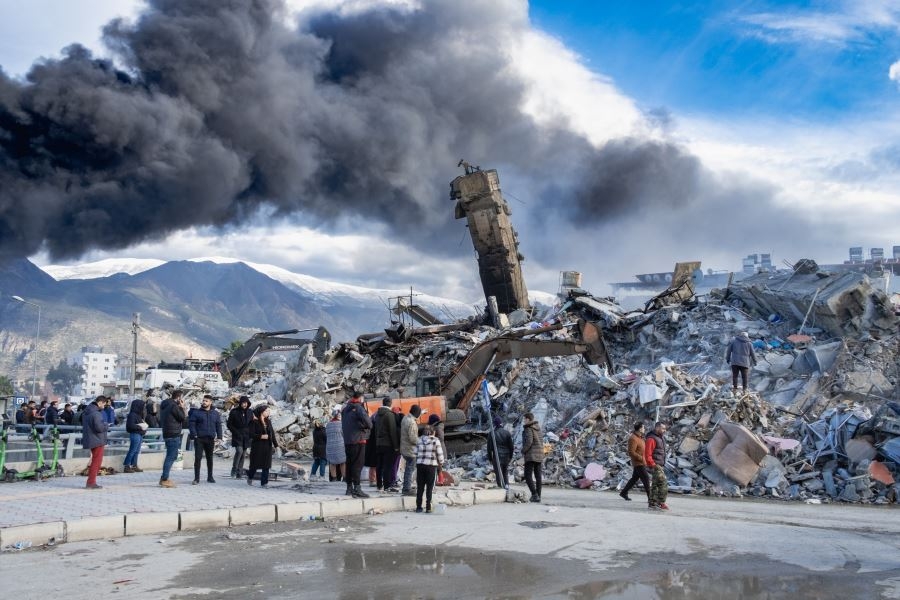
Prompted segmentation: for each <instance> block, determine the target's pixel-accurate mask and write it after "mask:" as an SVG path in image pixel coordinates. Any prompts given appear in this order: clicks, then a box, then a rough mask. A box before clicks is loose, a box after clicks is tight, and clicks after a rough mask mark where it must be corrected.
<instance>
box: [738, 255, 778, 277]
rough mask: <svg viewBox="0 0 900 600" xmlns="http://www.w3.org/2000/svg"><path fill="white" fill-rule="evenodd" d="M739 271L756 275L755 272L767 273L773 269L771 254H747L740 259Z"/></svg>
mask: <svg viewBox="0 0 900 600" xmlns="http://www.w3.org/2000/svg"><path fill="white" fill-rule="evenodd" d="M741 267H742V268H741V271H742V272H743V274H744V275H756V274H757V273H769V272H771V271H774V270H775V269H774V268H772V255H771V254H761V253H757V254H748V255H747V257H746V258H745V259H743V260H742V261H741Z"/></svg>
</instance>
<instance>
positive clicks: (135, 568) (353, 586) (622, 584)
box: [0, 492, 900, 600]
mask: <svg viewBox="0 0 900 600" xmlns="http://www.w3.org/2000/svg"><path fill="white" fill-rule="evenodd" d="M550 495H553V496H556V498H555V499H554V500H555V501H554V503H553V505H534V504H506V505H502V504H501V505H484V506H473V507H465V508H451V509H449V510H448V511H447V513H446V514H445V515H436V514H435V515H417V514H415V513H409V512H399V513H388V514H384V515H376V516H371V517H352V518H339V519H330V520H327V521H325V522H320V521H312V522H310V521H298V522H294V523H275V524H265V525H262V524H260V525H250V526H243V527H232V528H227V529H217V530H209V531H205V532H202V533H176V534H167V535H157V536H137V537H132V538H121V539H117V540H108V541H98V542H76V543H70V544H64V545H62V546H56V547H50V548H47V549H30V550H25V551H21V552H17V553H7V554H4V555H3V556H2V559H0V577H2V578H3V581H4V582H5V585H4V596H6V594H7V593H8V594H11V595H10V596H8V597H13V598H42V599H44V598H48V597H51V598H52V597H62V595H65V597H66V598H67V599H72V600H79V599H85V600H87V599H90V600H94V599H95V598H97V597H98V596H101V597H106V596H110V597H122V598H180V599H195V598H196V599H199V598H226V599H232V598H233V599H238V598H240V599H245V598H277V599H281V598H285V599H286V598H340V599H347V600H350V599H356V598H371V599H382V598H383V599H397V600H399V599H401V598H402V599H409V598H423V599H426V598H433V599H444V598H446V599H459V598H570V599H571V598H604V599H622V600H637V599H644V598H650V599H654V598H655V599H658V600H669V599H686V598H692V599H694V598H696V599H713V598H729V599H749V600H763V599H765V600H778V599H785V600H812V599H831V598H834V599H838V598H840V599H841V600H844V599H847V598H865V599H869V598H873V599H874V598H883V599H885V600H886V599H890V598H895V599H896V598H900V558H898V557H900V552H898V550H900V536H897V535H896V534H897V531H896V528H897V527H898V525H897V521H898V520H897V519H896V511H894V510H871V509H870V510H854V509H852V508H849V507H834V508H835V509H837V510H831V511H829V510H826V511H821V510H819V511H818V512H816V511H813V510H811V507H792V505H786V504H784V505H779V504H768V505H758V504H757V505H753V504H751V505H747V504H743V503H740V502H723V501H703V500H701V499H693V501H692V502H688V501H686V500H685V501H681V502H676V503H674V504H675V506H678V507H679V508H680V509H681V512H673V513H670V514H661V513H647V512H643V511H638V510H635V509H634V508H633V507H632V506H630V504H628V505H627V504H626V503H619V504H615V503H610V507H606V508H598V507H596V506H590V505H587V506H585V505H583V504H584V503H585V501H586V500H587V501H588V502H589V501H590V500H591V499H593V498H596V495H591V494H585V493H583V492H567V493H551V494H550ZM817 508H819V509H821V507H817ZM798 509H799V510H798ZM841 509H842V510H841ZM842 515H843V516H842ZM36 565H39V566H40V568H41V569H42V572H46V569H47V567H49V566H52V573H53V576H52V577H41V578H31V579H24V578H22V577H20V576H17V575H16V574H20V573H23V572H29V570H30V569H33V568H34V567H35V566H36Z"/></svg>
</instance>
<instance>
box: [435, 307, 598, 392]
mask: <svg viewBox="0 0 900 600" xmlns="http://www.w3.org/2000/svg"><path fill="white" fill-rule="evenodd" d="M578 328H579V334H580V339H579V340H578V341H572V340H534V339H520V338H518V337H497V338H494V339H491V340H487V341H485V342H482V343H480V344H479V345H477V346H475V348H473V349H472V351H471V352H469V354H468V355H467V356H466V358H465V359H464V360H463V361H462V363H460V364H459V366H458V367H456V369H454V371H453V373H451V375H450V376H449V377H448V378H447V380H446V381H445V382H444V384H443V387H442V388H441V394H442V395H444V396H446V397H447V398H448V399H452V398H454V397H455V396H456V395H457V394H458V393H459V392H461V391H463V390H464V389H466V388H467V387H468V386H469V385H470V384H471V383H472V382H473V381H475V380H477V379H478V378H479V377H480V376H481V375H483V374H484V372H485V370H487V368H488V367H489V366H490V364H491V362H492V361H504V360H510V359H513V358H538V357H542V356H571V355H573V354H582V355H584V357H585V359H586V360H587V361H588V362H589V363H591V364H600V365H606V366H607V367H609V368H612V362H611V361H610V359H609V354H608V353H607V351H606V345H605V344H604V342H603V335H602V334H601V333H600V328H599V327H598V326H597V325H596V324H594V323H591V322H588V321H579V322H578Z"/></svg>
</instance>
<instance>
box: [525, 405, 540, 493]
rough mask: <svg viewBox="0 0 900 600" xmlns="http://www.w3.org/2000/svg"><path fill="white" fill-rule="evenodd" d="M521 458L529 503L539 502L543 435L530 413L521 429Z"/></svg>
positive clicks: (538, 424)
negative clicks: (523, 464)
mask: <svg viewBox="0 0 900 600" xmlns="http://www.w3.org/2000/svg"><path fill="white" fill-rule="evenodd" d="M522 456H523V457H525V483H526V484H528V489H529V490H531V498H530V502H540V501H541V465H542V464H543V462H544V435H543V434H542V433H541V424H540V423H538V422H537V421H536V420H535V419H534V415H533V414H532V413H530V412H527V413H525V424H524V426H523V427H522Z"/></svg>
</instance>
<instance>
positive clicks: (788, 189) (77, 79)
mask: <svg viewBox="0 0 900 600" xmlns="http://www.w3.org/2000/svg"><path fill="white" fill-rule="evenodd" d="M75 4H76V3H70V2H68V1H67V0H35V1H34V2H30V3H28V4H27V5H22V4H21V3H13V2H0V67H2V69H3V73H0V255H2V256H7V257H9V256H29V257H32V259H33V260H35V262H37V263H39V264H48V263H56V264H59V263H74V262H79V261H88V260H97V259H101V258H108V257H114V256H119V257H121V256H132V257H140V258H145V257H152V258H160V259H166V260H169V259H182V258H190V257H194V256H208V255H219V256H230V257H236V258H242V259H246V260H248V261H253V262H260V263H271V264H275V265H278V266H281V267H285V268H288V269H291V270H294V271H296V272H301V273H306V274H310V275H315V276H318V277H322V278H325V279H332V280H336V281H342V282H346V283H355V284H365V285H372V286H377V287H391V286H396V287H403V286H407V285H413V286H415V287H416V288H419V289H423V290H425V291H428V292H429V293H433V294H443V295H449V296H455V297H458V298H462V299H469V298H477V297H478V296H479V293H480V289H479V283H478V277H477V267H476V263H475V258H474V253H473V250H472V244H471V241H470V240H469V239H468V235H467V232H466V229H465V226H464V222H463V221H455V220H454V219H453V210H452V209H453V205H452V202H451V201H450V200H449V198H448V190H449V187H448V183H449V182H450V180H451V179H453V178H454V177H455V176H457V175H458V174H461V171H460V170H459V169H458V168H457V166H456V165H457V163H458V161H459V159H461V158H465V159H467V160H469V161H470V162H471V163H473V164H477V165H481V166H482V167H484V168H496V169H498V170H499V172H500V178H501V185H502V187H503V190H504V193H505V195H506V198H507V200H508V202H509V203H510V207H511V208H512V212H513V214H512V221H513V224H514V226H515V227H516V228H517V229H518V231H519V239H520V241H521V247H520V250H521V252H522V254H524V255H525V257H526V262H525V263H524V271H525V277H526V282H527V284H528V286H529V288H533V289H542V290H546V291H555V289H556V287H557V283H558V277H559V271H561V270H578V271H582V272H584V274H585V280H584V283H585V286H586V287H588V288H590V289H594V290H595V291H598V292H601V293H602V292H604V291H605V290H604V289H603V284H604V283H605V282H609V281H616V280H625V279H629V278H630V277H631V275H632V274H634V273H638V272H643V271H660V270H666V269H669V268H671V266H672V264H673V263H674V262H675V261H676V260H694V259H700V260H703V261H704V266H705V267H712V268H717V269H738V268H739V267H740V259H741V257H743V256H744V255H746V254H748V253H751V252H772V253H773V255H774V258H775V260H776V262H780V261H781V260H782V259H785V260H788V261H791V262H793V261H796V260H797V259H798V258H800V257H803V256H812V257H815V258H817V259H818V260H820V262H828V261H840V260H843V259H844V258H845V256H846V251H847V247H848V246H850V245H862V246H865V247H870V246H884V247H886V251H887V252H888V254H889V253H890V247H891V246H892V245H895V244H896V245H900V226H898V225H897V224H898V222H900V219H898V217H900V191H898V190H900V187H898V185H897V184H898V182H900V177H898V175H900V161H898V159H897V156H898V152H897V150H898V149H900V120H898V119H897V118H896V117H897V116H898V100H900V88H898V84H900V43H898V42H897V39H898V36H897V33H898V29H900V6H898V3H897V2H888V1H884V2H876V1H867V2H846V3H842V2H830V3H824V4H823V5H822V6H821V7H819V8H816V9H811V8H808V7H807V4H806V3H802V4H796V5H790V4H787V5H786V4H784V3H777V4H775V3H772V2H762V1H760V2H750V3H747V2H733V3H731V2H726V3H716V7H715V8H710V7H707V6H706V4H707V3H697V4H696V5H695V6H693V7H691V6H690V4H684V3H680V4H679V8H677V9H670V10H669V11H667V12H666V11H662V12H660V11H659V10H656V9H654V10H650V9H644V8H642V7H637V3H634V6H633V7H631V8H623V7H620V6H614V4H615V3H596V2H582V1H577V2H570V3H555V2H550V1H538V2H533V3H531V5H529V4H528V3H526V2H523V1H520V0H491V1H487V0H429V1H427V2H421V3H419V2H397V1H394V2H387V1H373V2H364V1H360V0H347V1H345V2H340V1H328V2H322V1H318V2H315V1H308V2H299V1H296V0H295V1H291V2H288V3H285V2H283V1H280V0H148V1H146V2H137V1H134V0H132V1H130V2H124V1H117V2H112V1H109V0H105V1H104V0H92V1H87V0H82V1H81V2H79V3H77V9H75V8H73V6H75ZM626 4H631V3H626ZM558 5H562V8H561V7H560V6H558ZM813 10H816V11H818V12H812V11H813Z"/></svg>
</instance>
